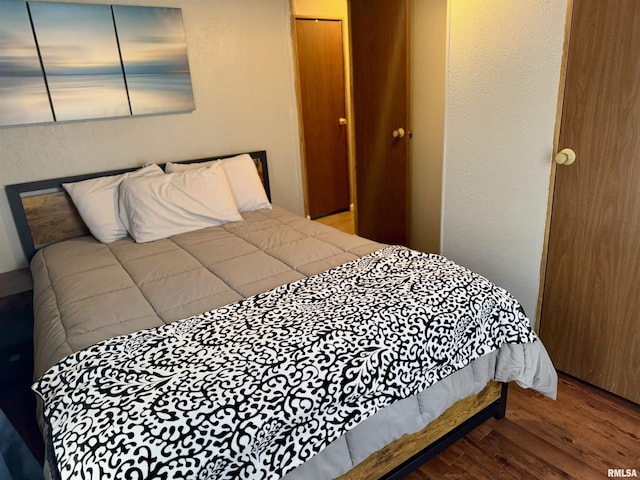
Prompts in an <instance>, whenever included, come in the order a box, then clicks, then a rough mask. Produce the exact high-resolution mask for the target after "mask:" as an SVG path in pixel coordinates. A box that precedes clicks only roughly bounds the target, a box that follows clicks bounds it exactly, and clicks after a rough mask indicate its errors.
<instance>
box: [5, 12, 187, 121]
mask: <svg viewBox="0 0 640 480" xmlns="http://www.w3.org/2000/svg"><path fill="white" fill-rule="evenodd" d="M193 110H195V102H194V99H193V89H192V87H191V74H190V71H189V59H188V56H187V43H186V37H185V32H184V25H183V23H182V10H180V9H179V8H162V7H137V6H124V5H102V4H81V3H54V2H24V1H20V0H0V127H1V126H5V125H23V124H31V123H46V122H58V121H72V120H87V119H98V118H111V117H125V116H131V115H154V114H163V113H182V112H191V111H193Z"/></svg>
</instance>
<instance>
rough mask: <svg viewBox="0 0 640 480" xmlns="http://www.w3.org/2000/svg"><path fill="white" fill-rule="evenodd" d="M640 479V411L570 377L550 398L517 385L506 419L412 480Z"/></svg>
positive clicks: (486, 427) (443, 455) (472, 436)
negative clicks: (627, 472) (629, 474)
mask: <svg viewBox="0 0 640 480" xmlns="http://www.w3.org/2000/svg"><path fill="white" fill-rule="evenodd" d="M609 469H635V470H636V472H637V474H638V475H640V406H638V405H636V404H633V403H631V402H628V401H626V400H623V399H620V398H618V397H616V396H614V395H611V394H609V393H606V392H603V391H602V390H600V389H598V388H596V387H592V386H589V385H586V384H584V383H582V382H580V381H578V380H576V379H573V378H571V377H568V376H562V375H561V377H560V380H559V386H558V399H557V400H556V401H553V400H550V399H548V398H546V397H544V396H543V395H540V394H539V393H537V392H534V391H531V390H524V389H522V388H520V387H517V386H515V385H511V386H510V388H509V400H508V403H507V415H506V417H505V418H503V419H502V420H494V419H491V420H489V421H488V422H486V423H484V424H483V425H481V426H480V427H479V428H478V429H476V430H474V431H473V432H471V433H470V434H469V435H467V436H466V437H465V438H463V439H462V440H460V441H459V442H457V443H455V444H454V445H452V446H451V447H449V448H448V449H446V450H445V451H444V452H443V453H441V454H440V455H439V456H437V457H436V458H434V459H432V460H430V461H429V462H427V463H426V464H424V465H423V466H421V467H420V469H419V470H418V471H416V472H414V473H413V474H411V475H410V476H408V477H407V480H442V479H447V480H449V479H491V480H494V479H509V480H514V479H575V480H590V479H606V478H608V470H609Z"/></svg>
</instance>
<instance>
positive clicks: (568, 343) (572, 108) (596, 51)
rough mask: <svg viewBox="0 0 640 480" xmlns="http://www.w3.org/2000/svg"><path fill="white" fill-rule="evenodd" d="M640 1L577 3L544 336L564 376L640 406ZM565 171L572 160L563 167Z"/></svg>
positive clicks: (590, 0) (579, 0)
mask: <svg viewBox="0 0 640 480" xmlns="http://www.w3.org/2000/svg"><path fill="white" fill-rule="evenodd" d="M638 45H640V2H638V1H637V0H574V2H573V15H572V24H571V33H570V43H569V53H568V61H567V75H566V84H565V93H564V104H563V113H562V121H561V130H560V145H559V147H560V149H565V148H570V149H573V150H574V151H575V153H576V160H575V163H573V164H570V165H566V164H564V165H558V166H557V170H556V179H555V191H554V199H553V210H552V215H551V226H550V237H549V250H548V261H547V269H546V279H545V285H544V294H543V302H542V317H541V337H542V340H543V341H544V343H545V346H546V347H547V349H548V351H549V354H550V355H551V358H552V359H553V361H554V364H555V365H556V368H558V369H559V370H561V371H563V372H566V373H569V374H571V375H573V376H575V377H578V378H580V379H583V380H585V381H587V382H589V383H592V384H594V385H597V386H599V387H602V388H604V389H606V390H608V391H610V392H613V393H616V394H618V395H620V396H622V397H624V398H627V399H629V400H632V401H634V402H637V403H640V88H639V85H640V55H639V54H638ZM558 159H559V160H560V161H561V162H563V161H564V160H566V157H565V156H563V155H561V156H560V157H559V158H558Z"/></svg>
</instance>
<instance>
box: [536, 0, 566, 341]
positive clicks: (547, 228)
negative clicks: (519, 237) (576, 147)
mask: <svg viewBox="0 0 640 480" xmlns="http://www.w3.org/2000/svg"><path fill="white" fill-rule="evenodd" d="M573 3H574V0H567V13H566V17H565V26H564V43H563V46H562V59H561V63H560V81H559V84H558V102H557V105H556V122H555V127H554V131H553V151H552V152H551V169H550V170H551V171H550V176H549V195H548V199H547V217H546V220H545V225H544V237H543V243H542V257H541V259H540V282H539V285H538V302H537V305H536V317H535V324H534V327H533V328H534V330H535V331H536V332H537V333H540V327H541V320H542V301H543V296H544V285H545V281H546V275H547V260H548V257H549V237H550V233H551V215H552V213H553V197H554V194H555V185H556V169H557V168H558V165H557V164H556V162H555V155H556V152H557V151H558V148H559V145H560V127H561V125H562V112H563V110H564V92H565V84H566V79H567V64H568V60H569V42H570V41H571V20H572V18H573Z"/></svg>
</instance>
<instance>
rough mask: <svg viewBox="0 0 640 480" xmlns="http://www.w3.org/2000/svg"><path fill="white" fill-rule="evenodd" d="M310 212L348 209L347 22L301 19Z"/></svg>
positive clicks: (299, 45) (300, 63)
mask: <svg viewBox="0 0 640 480" xmlns="http://www.w3.org/2000/svg"><path fill="white" fill-rule="evenodd" d="M295 25H296V28H295V30H296V49H297V57H298V80H299V85H300V104H301V112H302V130H303V143H304V170H305V177H306V185H307V189H306V194H307V210H308V212H307V214H308V215H309V216H310V217H311V218H316V217H321V216H324V215H328V214H331V213H335V212H339V211H343V210H348V209H349V206H350V203H351V201H350V193H349V156H348V155H349V153H348V146H347V128H346V105H345V86H344V59H343V44H342V22H341V21H340V20H316V19H306V18H296V20H295Z"/></svg>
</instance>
